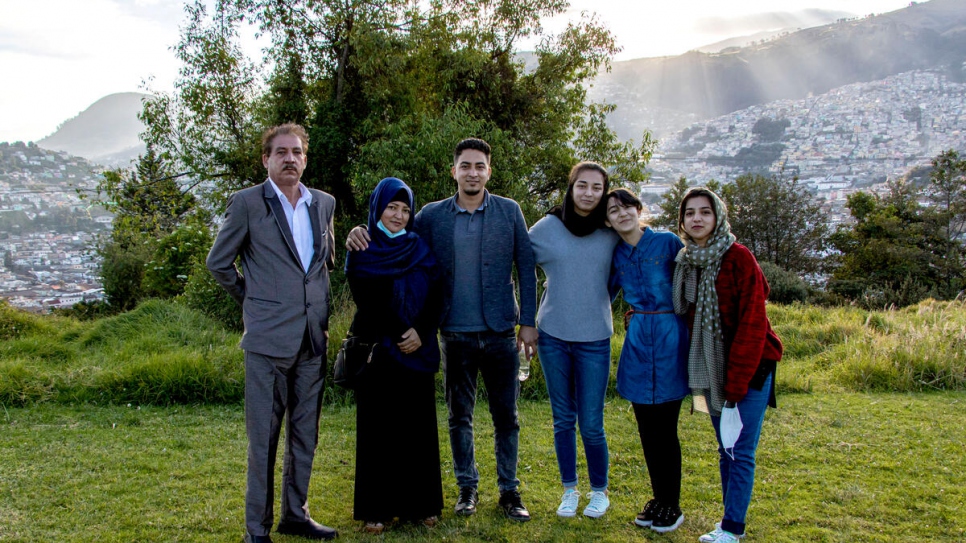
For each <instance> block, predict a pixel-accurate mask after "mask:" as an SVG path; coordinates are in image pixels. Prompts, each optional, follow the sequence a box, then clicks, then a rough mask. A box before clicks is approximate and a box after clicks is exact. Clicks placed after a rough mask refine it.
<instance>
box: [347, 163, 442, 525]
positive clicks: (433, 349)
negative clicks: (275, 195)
mask: <svg viewBox="0 0 966 543" xmlns="http://www.w3.org/2000/svg"><path fill="white" fill-rule="evenodd" d="M413 207H414V198H413V191H412V190H411V189H410V188H409V187H408V186H407V185H406V184H405V183H404V182H402V181H401V180H399V179H396V178H395V177H387V178H386V179H383V180H382V181H380V182H379V184H378V185H376V188H375V190H373V192H372V196H370V198H369V233H370V236H372V241H371V242H369V248H368V249H367V250H366V251H353V252H350V253H349V254H348V256H347V257H346V266H345V271H346V278H347V279H348V282H349V288H350V290H351V291H352V298H353V300H354V301H355V303H356V314H355V317H354V318H353V320H352V326H351V328H350V331H351V333H352V334H353V335H355V336H358V337H360V338H362V340H363V341H366V342H373V343H378V344H379V346H378V347H377V348H376V351H375V353H376V354H375V356H374V359H373V363H372V364H371V365H370V367H369V368H368V369H367V370H366V373H365V374H364V376H363V378H362V381H361V382H360V384H359V386H358V387H357V388H356V477H355V505H354V511H353V516H354V518H355V519H356V520H361V521H363V522H365V523H366V524H365V530H366V531H367V532H369V533H373V534H378V533H381V532H382V531H383V530H384V529H385V525H386V524H388V523H389V522H391V521H393V520H394V519H397V518H398V519H400V520H401V521H417V522H422V523H423V524H425V525H427V526H433V525H435V524H436V522H437V519H438V517H439V514H440V511H441V510H442V507H443V486H442V479H441V475H440V459H439V438H438V434H437V430H436V428H437V426H436V397H435V393H436V388H435V373H436V372H437V371H439V362H440V353H439V345H438V344H437V340H436V330H437V328H438V326H439V320H440V316H441V312H442V291H441V290H440V287H441V281H439V280H438V279H439V275H440V272H439V267H438V265H437V263H436V258H435V257H434V256H433V253H432V251H431V250H430V249H429V246H428V245H426V243H425V242H424V241H423V240H422V239H420V238H419V236H417V235H416V234H415V233H414V232H413V231H412V226H413V216H414V215H415V213H414V211H413Z"/></svg>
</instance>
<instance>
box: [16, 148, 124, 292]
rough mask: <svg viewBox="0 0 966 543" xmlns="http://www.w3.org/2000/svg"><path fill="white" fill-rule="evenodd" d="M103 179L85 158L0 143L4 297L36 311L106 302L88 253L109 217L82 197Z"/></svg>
mask: <svg viewBox="0 0 966 543" xmlns="http://www.w3.org/2000/svg"><path fill="white" fill-rule="evenodd" d="M98 176H99V170H98V168H97V167H96V166H94V165H92V164H91V163H90V162H88V161H87V160H85V159H83V158H79V157H74V156H70V155H68V154H66V153H63V152H59V151H49V150H46V149H43V148H41V147H37V146H36V145H34V144H32V143H31V144H24V143H23V142H16V143H0V253H2V256H3V261H2V266H0V297H3V298H6V299H7V300H8V301H9V302H10V303H11V304H12V305H14V306H17V307H22V308H25V309H31V310H46V309H51V308H56V307H63V306H70V305H73V304H75V303H77V302H80V301H82V300H98V299H101V298H103V289H102V288H101V285H100V279H99V278H98V275H97V268H98V262H97V260H96V258H95V256H94V255H93V254H92V252H91V248H92V246H93V242H94V236H96V235H97V234H98V233H99V232H105V231H107V230H108V229H109V228H110V226H111V216H110V214H108V213H107V212H106V211H104V210H103V209H101V208H99V207H96V206H92V205H91V202H90V201H89V200H85V199H82V197H81V195H82V194H91V193H93V191H94V190H95V189H96V186H97V180H98Z"/></svg>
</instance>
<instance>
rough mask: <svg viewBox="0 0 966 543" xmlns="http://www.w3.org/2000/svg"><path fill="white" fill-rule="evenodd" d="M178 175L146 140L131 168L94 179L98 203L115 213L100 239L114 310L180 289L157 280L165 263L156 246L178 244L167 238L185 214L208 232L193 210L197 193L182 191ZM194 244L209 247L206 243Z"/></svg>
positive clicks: (169, 247)
mask: <svg viewBox="0 0 966 543" xmlns="http://www.w3.org/2000/svg"><path fill="white" fill-rule="evenodd" d="M177 177H178V176H176V175H171V173H170V169H169V167H168V165H167V164H166V163H165V162H164V161H163V160H161V159H160V158H159V157H158V155H157V154H156V153H155V151H154V149H153V147H150V146H149V147H148V149H147V152H146V153H145V154H144V155H142V156H141V157H140V158H139V160H138V163H137V166H136V168H135V170H134V171H126V170H109V171H107V172H105V173H104V177H103V178H102V180H101V181H100V183H99V184H98V187H97V189H98V197H97V199H98V201H99V203H100V204H101V205H103V206H104V207H105V208H106V209H107V210H108V211H110V212H112V213H113V214H114V221H113V228H112V229H111V232H110V234H109V235H107V236H104V237H101V238H100V239H99V242H98V247H97V252H98V254H99V255H100V257H101V270H100V272H101V279H102V280H103V283H104V294H105V296H106V297H107V300H108V302H109V303H110V304H111V306H112V307H114V308H115V309H116V310H118V311H123V310H128V309H132V308H133V307H134V306H135V305H137V303H138V301H140V300H141V299H143V298H144V297H147V296H152V295H154V296H173V295H176V294H178V293H179V292H180V289H178V288H172V287H171V286H170V284H168V285H166V286H163V287H162V286H161V285H162V283H165V280H164V279H161V277H162V276H163V275H164V274H163V273H161V272H160V270H163V269H165V266H167V263H166V262H163V261H162V260H164V259H163V257H162V258H159V257H158V256H157V255H156V252H158V251H160V252H161V253H162V255H164V254H165V253H170V251H174V252H176V253H177V252H178V251H179V249H180V247H174V248H172V245H173V240H171V239H167V238H168V237H169V235H170V234H171V233H172V232H175V231H177V229H178V228H179V227H181V226H182V225H183V224H185V223H186V222H188V221H189V220H192V219H194V220H195V221H197V222H199V223H200V224H202V225H204V226H205V229H204V232H205V235H207V220H206V218H207V217H206V216H205V215H200V216H199V215H198V214H197V212H198V209H197V205H196V204H197V201H196V199H195V198H194V196H192V195H191V194H190V193H187V192H184V191H182V188H181V187H180V186H179V184H178V181H177ZM195 250H196V251H198V250H203V251H207V245H202V247H201V248H198V247H196V248H195ZM179 258H182V257H180V256H179ZM169 269H170V268H169ZM146 272H147V278H148V282H147V285H145V274H146ZM178 274H179V272H177V271H175V272H174V275H178ZM182 283H183V282H182Z"/></svg>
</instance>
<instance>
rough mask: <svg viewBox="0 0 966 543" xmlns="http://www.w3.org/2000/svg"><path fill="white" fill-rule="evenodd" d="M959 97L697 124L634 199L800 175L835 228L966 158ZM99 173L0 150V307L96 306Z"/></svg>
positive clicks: (964, 110)
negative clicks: (873, 195) (868, 195)
mask: <svg viewBox="0 0 966 543" xmlns="http://www.w3.org/2000/svg"><path fill="white" fill-rule="evenodd" d="M964 87H966V85H963V84H961V83H957V82H954V81H951V80H949V79H948V78H947V77H946V76H945V75H944V74H943V73H941V72H937V71H914V72H907V73H902V74H898V75H895V76H892V77H889V78H886V79H883V80H880V81H874V82H869V83H857V84H852V85H846V86H843V87H840V88H837V89H833V90H832V91H830V92H828V93H826V94H823V95H820V96H813V97H809V98H807V99H805V100H780V101H775V102H771V103H768V104H764V105H760V106H754V107H750V108H747V109H744V110H740V111H736V112H734V113H731V114H728V115H724V116H721V117H718V118H715V119H711V120H708V121H703V122H698V123H694V124H692V125H691V126H690V127H688V128H686V129H685V130H683V131H680V132H678V133H676V134H673V135H672V136H670V137H667V138H663V139H662V140H661V141H660V145H659V150H658V153H657V154H655V156H654V158H653V159H652V161H651V163H650V165H649V169H650V170H651V172H652V177H651V181H650V182H649V183H648V184H646V185H642V186H641V187H640V188H639V190H640V192H641V195H642V197H643V198H644V200H645V201H646V202H648V203H649V205H650V206H651V211H652V212H655V213H659V212H660V210H659V208H658V206H657V203H656V202H658V201H659V200H660V195H661V194H663V193H664V192H665V191H667V190H668V189H669V188H670V186H671V184H672V183H674V182H675V181H676V180H677V179H678V178H679V177H681V176H684V177H686V178H687V179H688V180H689V181H690V182H691V183H692V184H699V183H706V182H707V181H709V180H712V179H715V180H718V181H721V182H728V181H730V180H732V179H734V178H735V177H736V176H738V175H741V174H743V173H748V172H754V173H762V174H765V175H784V176H788V177H790V176H797V177H798V178H799V179H800V180H801V181H802V182H803V183H805V184H806V186H807V187H808V188H809V189H810V190H811V191H812V192H813V194H815V196H816V197H817V198H818V199H820V200H822V201H824V202H825V203H826V205H827V207H828V209H829V210H830V216H831V221H832V222H833V223H835V224H837V223H842V222H844V221H848V220H849V215H848V210H847V209H845V207H844V204H845V199H846V197H847V196H848V195H849V194H851V193H853V192H855V191H858V190H866V191H871V192H882V191H885V190H886V187H885V183H886V181H888V180H894V179H898V178H900V177H902V176H904V175H906V174H907V173H908V172H909V171H910V170H911V169H913V168H916V167H919V166H924V165H928V163H929V161H930V160H931V159H932V158H933V157H934V156H936V155H937V154H939V153H940V152H941V151H943V150H946V149H956V150H958V151H963V149H964V147H966V146H964V138H963V128H962V127H964V126H966V107H964V106H966V88H964ZM623 114H625V115H631V114H634V112H633V111H632V112H624V113H623ZM100 170H101V167H99V166H96V165H94V164H92V163H90V162H88V161H87V160H85V159H83V158H78V157H73V156H70V155H68V154H66V153H63V152H59V151H50V150H46V149H43V148H41V147H38V146H37V145H35V144H33V143H29V144H24V143H22V142H17V143H12V144H11V143H0V253H2V256H3V259H2V265H0V297H3V298H6V299H7V300H8V301H9V302H10V303H11V304H13V305H15V306H18V307H22V308H26V309H30V310H36V311H43V310H47V309H50V308H55V307H62V306H69V305H72V304H74V303H76V302H78V301H81V300H98V299H102V298H103V289H102V288H101V284H100V282H99V278H98V276H97V269H98V265H99V263H98V261H97V258H96V255H95V254H94V253H93V251H92V248H93V246H94V241H95V236H97V235H98V234H99V233H103V232H106V231H107V229H109V228H110V223H111V216H110V214H109V213H107V212H106V211H105V210H103V209H102V208H100V207H98V206H95V205H93V204H92V203H91V200H90V199H85V198H82V195H84V194H88V195H90V194H93V193H94V191H95V190H96V186H97V183H98V179H99V178H100Z"/></svg>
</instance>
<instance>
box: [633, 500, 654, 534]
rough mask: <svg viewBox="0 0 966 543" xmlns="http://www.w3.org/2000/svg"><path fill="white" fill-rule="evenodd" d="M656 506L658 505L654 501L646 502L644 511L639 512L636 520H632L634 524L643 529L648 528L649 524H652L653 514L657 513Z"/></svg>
mask: <svg viewBox="0 0 966 543" xmlns="http://www.w3.org/2000/svg"><path fill="white" fill-rule="evenodd" d="M658 505H660V504H659V503H658V501H657V500H656V499H651V501H649V502H647V505H645V506H644V509H642V510H641V512H640V513H638V514H637V518H636V519H634V524H637V525H638V526H641V527H644V528H647V527H648V526H650V525H651V523H652V522H654V512H655V511H657V508H658Z"/></svg>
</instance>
